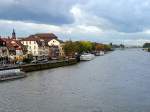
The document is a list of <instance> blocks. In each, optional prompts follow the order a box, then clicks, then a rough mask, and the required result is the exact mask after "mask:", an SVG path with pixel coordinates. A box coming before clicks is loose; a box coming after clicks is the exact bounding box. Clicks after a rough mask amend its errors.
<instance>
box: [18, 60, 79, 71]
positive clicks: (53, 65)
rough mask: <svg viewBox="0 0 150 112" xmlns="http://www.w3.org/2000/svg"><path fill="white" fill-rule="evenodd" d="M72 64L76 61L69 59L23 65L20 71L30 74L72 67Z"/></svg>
mask: <svg viewBox="0 0 150 112" xmlns="http://www.w3.org/2000/svg"><path fill="white" fill-rule="evenodd" d="M74 64H77V60H76V59H69V60H63V61H56V62H49V63H42V64H30V65H23V66H21V69H20V70H21V71H23V72H32V71H39V70H44V69H51V68H58V67H62V66H69V65H74Z"/></svg>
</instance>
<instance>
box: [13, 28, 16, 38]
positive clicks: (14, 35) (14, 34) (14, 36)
mask: <svg viewBox="0 0 150 112" xmlns="http://www.w3.org/2000/svg"><path fill="white" fill-rule="evenodd" d="M12 39H16V33H15V29H14V28H13V32H12Z"/></svg>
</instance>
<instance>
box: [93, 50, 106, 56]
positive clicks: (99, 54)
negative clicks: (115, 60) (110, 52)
mask: <svg viewBox="0 0 150 112" xmlns="http://www.w3.org/2000/svg"><path fill="white" fill-rule="evenodd" d="M94 54H95V56H103V55H104V54H105V52H104V51H99V52H95V53H94Z"/></svg>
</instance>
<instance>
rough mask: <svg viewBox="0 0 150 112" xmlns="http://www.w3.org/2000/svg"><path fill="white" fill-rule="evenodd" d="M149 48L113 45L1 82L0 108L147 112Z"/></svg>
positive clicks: (0, 110)
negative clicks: (86, 58) (94, 54)
mask: <svg viewBox="0 0 150 112" xmlns="http://www.w3.org/2000/svg"><path fill="white" fill-rule="evenodd" d="M149 60H150V54H149V53H147V52H144V51H142V50H140V49H136V50H124V51H114V52H112V53H109V54H107V55H105V56H102V57H97V58H96V59H94V60H92V61H89V62H81V63H79V64H77V65H74V66H70V67H62V68H57V69H51V70H44V71H40V72H32V73H28V75H29V77H27V78H25V79H21V80H15V81H10V82H6V83H5V82H4V83H1V84H0V112H150V89H149V85H150V69H149V67H150V61H149Z"/></svg>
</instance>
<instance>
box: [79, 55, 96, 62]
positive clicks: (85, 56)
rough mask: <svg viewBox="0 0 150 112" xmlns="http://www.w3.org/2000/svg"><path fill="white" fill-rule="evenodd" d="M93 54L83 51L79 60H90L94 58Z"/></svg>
mask: <svg viewBox="0 0 150 112" xmlns="http://www.w3.org/2000/svg"><path fill="white" fill-rule="evenodd" d="M94 57H95V56H94V55H93V54H90V53H84V54H82V55H81V56H80V60H81V61H90V60H92V59H94Z"/></svg>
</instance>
